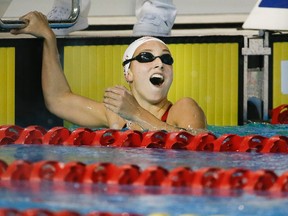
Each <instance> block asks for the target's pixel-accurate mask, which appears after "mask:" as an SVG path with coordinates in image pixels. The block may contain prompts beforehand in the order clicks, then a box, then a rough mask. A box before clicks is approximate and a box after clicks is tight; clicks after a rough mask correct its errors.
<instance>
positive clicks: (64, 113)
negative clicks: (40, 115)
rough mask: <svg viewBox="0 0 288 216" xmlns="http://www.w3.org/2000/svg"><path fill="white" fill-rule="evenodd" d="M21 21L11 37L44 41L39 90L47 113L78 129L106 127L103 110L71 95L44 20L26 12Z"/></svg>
mask: <svg viewBox="0 0 288 216" xmlns="http://www.w3.org/2000/svg"><path fill="white" fill-rule="evenodd" d="M21 19H22V20H24V21H25V22H27V26H26V27H25V28H23V29H14V30H12V31H11V33H12V34H31V35H33V36H36V37H39V38H43V39H44V41H43V62H42V89H43V95H44V99H45V103H46V106H47V108H48V110H49V111H50V112H52V113H54V114H55V115H57V116H59V117H60V118H63V119H65V120H68V121H71V122H73V123H75V124H78V125H82V126H87V127H90V126H91V127H100V126H107V119H106V115H105V113H106V111H105V110H106V109H105V108H104V106H103V104H102V103H98V102H95V101H93V100H90V99H88V98H85V97H82V96H79V95H76V94H73V93H72V92H71V89H70V87H69V84H68V82H67V80H66V77H65V75H64V73H63V70H62V66H61V64H60V60H59V54H58V49H57V41H56V37H55V35H54V33H53V31H52V30H51V29H50V27H49V25H48V21H47V18H46V17H45V16H44V15H43V14H42V13H39V12H30V13H28V14H27V15H25V16H23V17H22V18H21Z"/></svg>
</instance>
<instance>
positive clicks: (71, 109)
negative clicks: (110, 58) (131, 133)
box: [11, 12, 207, 135]
mask: <svg viewBox="0 0 288 216" xmlns="http://www.w3.org/2000/svg"><path fill="white" fill-rule="evenodd" d="M21 19H22V20H24V21H25V22H26V23H27V26H26V27H25V28H23V29H13V30H11V33H12V34H15V35H17V34H30V35H33V36H35V37H38V38H43V39H44V40H43V62H42V89H43V95H44V99H45V104H46V106H47V108H48V110H49V111H50V112H52V113H53V114H55V115H57V116H58V117H60V118H62V119H64V120H67V121H70V122H72V123H74V124H77V125H79V126H82V127H88V128H95V127H97V128H99V127H101V128H103V127H105V128H112V129H122V128H124V127H127V128H129V129H131V130H139V131H147V130H150V131H155V130H165V131H168V132H172V131H183V130H184V131H188V132H190V133H191V134H193V135H195V134H198V133H201V132H205V131H206V125H207V124H206V117H205V114H204V112H203V110H202V109H201V107H200V106H199V105H198V104H197V102H196V101H195V100H193V99H192V98H188V97H186V98H181V99H179V100H178V101H177V102H175V103H174V104H172V103H171V102H170V101H169V100H168V98H167V95H168V91H169V89H170V86H171V84H172V81H173V62H174V60H173V58H172V56H171V53H170V51H169V48H168V47H167V45H166V44H165V43H164V42H163V41H162V40H159V39H157V38H155V37H142V38H140V39H137V40H136V41H134V42H133V43H132V44H130V46H129V47H128V48H127V50H126V51H125V53H124V57H123V62H122V65H123V68H124V76H125V79H126V81H127V83H128V84H129V89H127V88H126V87H124V86H121V85H117V86H113V87H110V88H107V89H106V90H105V93H104V98H103V101H94V100H92V99H89V98H86V97H83V96H80V95H77V94H74V93H73V92H72V91H71V89H70V86H69V84H68V82H67V80H66V77H65V75H64V73H63V70H62V66H61V63H60V60H59V55H58V50H57V43H56V37H55V34H54V33H53V31H52V30H51V28H50V27H49V25H48V21H47V18H46V16H45V15H43V14H42V13H40V12H30V13H28V14H27V15H25V16H23V17H22V18H21Z"/></svg>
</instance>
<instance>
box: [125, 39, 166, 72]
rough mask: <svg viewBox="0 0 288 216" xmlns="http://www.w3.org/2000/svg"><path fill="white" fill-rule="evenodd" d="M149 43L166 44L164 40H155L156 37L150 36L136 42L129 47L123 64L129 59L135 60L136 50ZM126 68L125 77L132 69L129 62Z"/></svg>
mask: <svg viewBox="0 0 288 216" xmlns="http://www.w3.org/2000/svg"><path fill="white" fill-rule="evenodd" d="M148 41H159V42H161V43H163V44H165V43H164V42H163V41H162V40H160V39H158V38H155V37H150V36H145V37H141V38H139V39H137V40H135V41H134V42H133V43H131V44H130V45H129V47H128V48H127V49H126V51H125V53H124V55H123V62H124V61H126V60H127V59H131V58H133V55H134V53H135V51H136V49H137V48H138V47H139V46H141V45H142V44H143V43H146V42H148ZM165 45H166V44H165ZM123 67H124V76H125V77H126V75H127V72H128V69H129V67H130V62H128V63H127V64H126V65H124V66H123Z"/></svg>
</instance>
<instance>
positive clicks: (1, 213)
mask: <svg viewBox="0 0 288 216" xmlns="http://www.w3.org/2000/svg"><path fill="white" fill-rule="evenodd" d="M12 215H14V216H18V215H19V216H20V215H21V216H39V215H41V216H140V215H139V214H129V213H126V212H125V213H119V214H117V213H109V212H90V213H88V214H80V213H78V212H76V211H69V210H61V211H50V210H47V209H27V210H22V211H20V210H17V209H14V208H0V216H12Z"/></svg>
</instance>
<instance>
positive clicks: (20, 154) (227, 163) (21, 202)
mask: <svg viewBox="0 0 288 216" xmlns="http://www.w3.org/2000/svg"><path fill="white" fill-rule="evenodd" d="M209 130H211V131H212V132H213V133H215V134H216V135H217V136H220V135H222V134H227V133H228V134H231V133H233V134H234V133H237V134H239V135H242V136H245V135H249V134H260V135H263V136H267V137H270V136H274V135H284V136H288V126H287V125H276V126H275V125H269V124H259V123H257V124H256V123H253V124H248V125H244V126H238V127H216V126H210V127H209ZM0 159H2V160H4V161H5V162H6V163H8V164H10V163H12V162H13V161H14V160H28V161H30V162H37V161H42V160H56V161H61V162H65V163H66V162H69V161H81V162H83V163H85V164H91V163H97V162H111V163H114V164H117V165H123V164H136V165H138V166H139V167H140V168H141V169H146V168H147V167H149V166H152V165H159V166H161V167H163V168H166V169H168V170H171V169H173V168H175V167H184V166H185V167H190V168H192V169H193V170H197V169H200V168H203V167H220V168H224V169H229V168H246V169H250V170H259V169H269V170H273V171H274V172H275V173H276V174H277V175H281V174H282V173H283V172H285V171H287V170H288V157H287V154H280V153H277V154H272V153H270V154H260V153H255V152H253V153H237V152H217V153H216V152H194V151H185V150H167V149H149V148H112V147H87V146H86V147H84V146H81V147H71V146H51V145H23V144H22V145H17V144H13V145H4V146H0ZM7 184H8V186H7ZM137 187H139V186H119V185H118V186H115V185H114V186H113V185H106V184H94V185H93V184H79V183H67V182H66V183H64V182H59V183H57V184H56V185H55V184H51V183H49V182H44V183H42V184H41V185H39V183H38V184H37V183H35V182H31V181H19V182H16V181H15V182H8V183H7V182H3V181H0V197H1V199H0V208H4V207H5V208H17V209H19V210H25V209H28V208H44V209H49V210H53V211H58V210H73V211H77V212H79V213H81V214H86V213H89V212H92V211H106V212H107V211H109V212H112V213H123V212H129V213H135V214H141V215H149V214H152V213H166V214H168V215H180V214H194V215H201V216H202V215H203V216H204V215H205V216H206V215H233V216H234V215H259V216H260V215H261V216H262V215H267V216H268V215H273V216H274V215H275V216H276V215H277V216H278V215H287V205H288V194H284V193H283V194H282V195H283V196H281V197H280V196H273V194H272V195H271V194H268V193H267V194H265V193H263V194H255V193H248V192H243V191H233V192H231V191H230V193H227V194H226V195H219V194H220V193H218V192H219V191H218V192H217V190H215V191H213V190H210V191H202V192H201V193H191V192H190V190H188V189H187V188H180V189H178V190H175V191H174V192H169V193H162V192H161V191H159V187H151V186H150V187H146V188H145V191H146V192H145V193H134V191H135V190H140V188H137ZM111 191H112V192H111ZM113 191H114V192H113ZM115 191H116V192H115Z"/></svg>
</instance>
